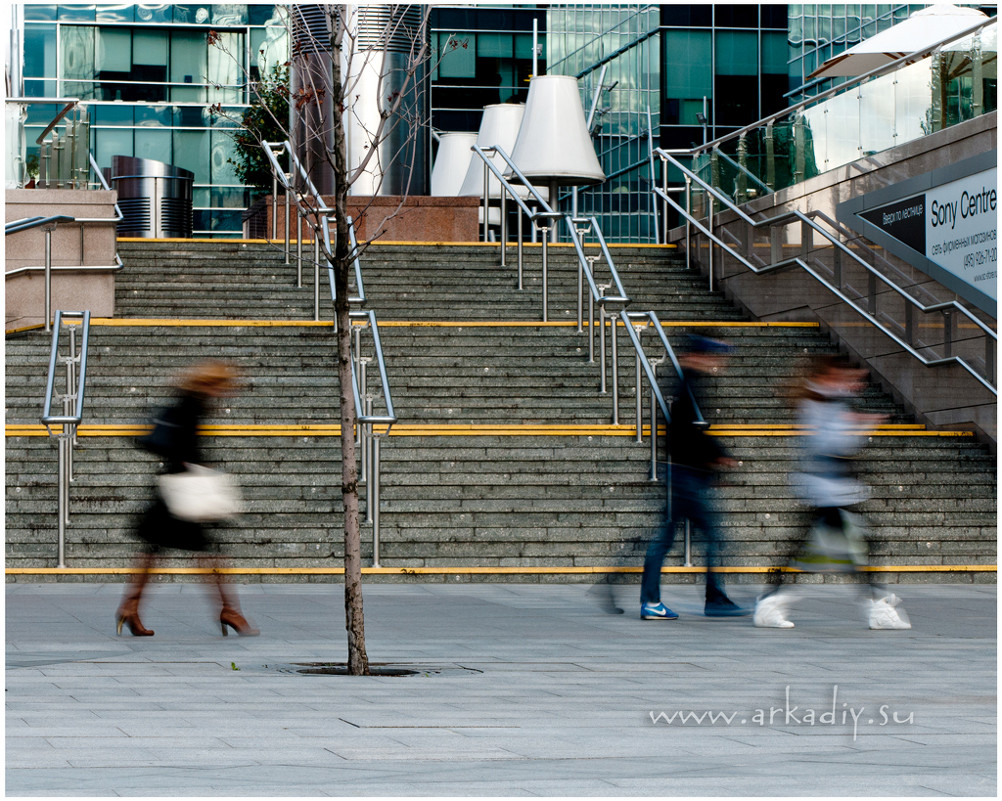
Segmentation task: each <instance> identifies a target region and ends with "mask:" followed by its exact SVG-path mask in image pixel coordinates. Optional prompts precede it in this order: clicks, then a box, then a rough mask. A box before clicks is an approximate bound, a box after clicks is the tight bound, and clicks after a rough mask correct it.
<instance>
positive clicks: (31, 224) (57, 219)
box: [3, 214, 111, 236]
mask: <svg viewBox="0 0 1002 801" xmlns="http://www.w3.org/2000/svg"><path fill="white" fill-rule="evenodd" d="M108 219H111V218H110V217H109V218H108ZM62 222H66V223H71V222H77V218H76V217H70V216H69V215H67V214H53V215H51V216H49V217H25V218H24V219H23V220H13V221H11V222H9V223H6V224H5V225H4V229H3V232H4V234H5V235H6V236H10V235H11V234H17V233H20V232H21V231H29V230H31V229H32V228H41V227H42V226H43V225H58V224H59V223H62Z"/></svg>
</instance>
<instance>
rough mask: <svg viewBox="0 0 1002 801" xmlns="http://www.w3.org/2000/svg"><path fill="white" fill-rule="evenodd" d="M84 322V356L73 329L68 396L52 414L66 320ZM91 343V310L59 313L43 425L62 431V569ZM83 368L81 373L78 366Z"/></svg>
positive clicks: (66, 360)
mask: <svg viewBox="0 0 1002 801" xmlns="http://www.w3.org/2000/svg"><path fill="white" fill-rule="evenodd" d="M64 318H65V319H78V320H81V327H82V337H81V340H80V355H79V356H77V350H76V328H75V327H73V328H70V353H69V356H64V357H63V358H62V362H63V364H65V365H66V394H65V395H63V396H62V401H63V413H62V414H52V392H53V389H54V387H55V381H56V365H57V363H58V362H59V361H60V358H59V333H60V330H61V327H62V322H63V319H64ZM89 341H90V312H89V311H59V310H57V311H56V320H55V327H54V330H53V332H52V348H51V350H50V352H49V374H48V376H47V378H46V381H45V401H44V402H43V404H42V417H41V422H42V423H43V424H44V425H45V428H46V430H47V431H48V432H49V436H53V433H52V428H51V426H54V425H61V426H62V431H61V432H60V433H59V434H56V435H55V436H56V437H57V438H58V440H59V469H58V479H57V482H58V484H57V486H58V508H57V516H58V532H59V544H58V557H59V559H58V565H57V566H58V567H61V568H62V567H66V525H67V524H68V523H69V520H70V511H69V505H70V482H71V481H73V446H74V444H75V443H76V429H77V426H78V425H80V421H81V420H82V419H83V406H84V392H85V390H86V386H87V353H88V344H89ZM78 366H79V373H78V372H77V367H78Z"/></svg>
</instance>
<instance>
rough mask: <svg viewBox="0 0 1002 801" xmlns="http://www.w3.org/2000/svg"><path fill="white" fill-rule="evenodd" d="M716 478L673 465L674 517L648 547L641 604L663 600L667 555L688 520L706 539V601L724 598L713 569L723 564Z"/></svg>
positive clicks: (721, 587)
mask: <svg viewBox="0 0 1002 801" xmlns="http://www.w3.org/2000/svg"><path fill="white" fill-rule="evenodd" d="M712 480H713V476H712V474H711V473H708V472H706V471H704V470H694V469H692V468H688V467H683V466H681V465H672V466H671V514H670V515H668V514H665V523H664V525H662V526H661V528H660V529H658V533H657V535H656V536H655V537H654V539H653V540H652V541H651V544H650V545H649V546H648V547H647V556H646V557H645V558H644V577H643V580H642V581H641V584H640V602H641V603H645V604H648V603H649V604H656V603H659V602H660V601H661V567H662V566H663V565H664V561H665V555H666V554H667V553H668V551H669V550H671V546H672V545H673V544H674V542H675V528H676V526H677V525H678V524H679V523H684V522H685V521H686V520H687V519H688V520H689V522H690V523H691V524H692V526H693V528H697V529H699V530H700V531H702V532H703V536H705V537H706V598H707V600H714V599H716V598H720V597H722V596H723V595H724V590H723V586H722V582H721V580H720V578H719V574H718V573H717V571H715V570H714V569H713V568H714V567H716V566H718V564H719V561H720V543H721V540H720V525H719V521H718V517H717V513H716V510H715V509H714V508H713V487H712Z"/></svg>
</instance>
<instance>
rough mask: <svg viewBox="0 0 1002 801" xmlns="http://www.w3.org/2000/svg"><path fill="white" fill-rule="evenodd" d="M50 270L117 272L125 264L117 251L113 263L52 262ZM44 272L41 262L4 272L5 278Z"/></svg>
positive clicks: (55, 271) (123, 267)
mask: <svg viewBox="0 0 1002 801" xmlns="http://www.w3.org/2000/svg"><path fill="white" fill-rule="evenodd" d="M49 269H50V270H52V272H54V273H59V272H74V273H80V272H84V273H90V272H93V273H117V272H118V271H119V270H123V269H125V265H124V264H123V263H122V257H121V256H119V255H118V254H117V253H116V254H115V263H114V264H53V265H52V266H51V267H50V268H49ZM41 272H45V266H44V265H42V264H38V265H30V266H27V267H15V268H14V269H13V270H8V271H7V272H5V273H4V277H5V278H11V277H13V276H15V275H20V274H22V273H41Z"/></svg>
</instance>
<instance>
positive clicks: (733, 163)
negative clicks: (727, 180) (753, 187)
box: [713, 150, 774, 195]
mask: <svg viewBox="0 0 1002 801" xmlns="http://www.w3.org/2000/svg"><path fill="white" fill-rule="evenodd" d="M713 155H714V156H716V157H718V158H721V159H723V160H724V161H726V162H727V163H728V164H730V165H731V166H732V167H733V168H734V169H735V170H737V171H738V172H739V173H741V174H742V175H743V176H744V177H745V178H750V179H751V180H752V181H754V182H755V183H756V184H757V185H758V187H759V188H760V189H762V190H764V191H765V194H767V195H771V194H773V192H774V190H773V189H772V188H771V187H770V186H769V184H767V183H765V181H763V180H762V179H761V178H759V177H758V176H757V175H756V174H755V173H753V172H752V171H751V170H749V169H748V168H747V167H745V166H744V165H743V164H741V163H739V162H737V161H735V160H734V159H732V158H731V157H730V156H728V155H727V154H726V153H725V152H724V151H723V150H717V151H715V152H714V154H713Z"/></svg>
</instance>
